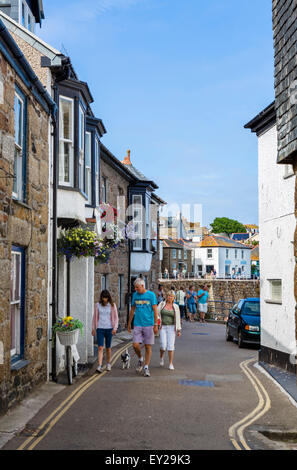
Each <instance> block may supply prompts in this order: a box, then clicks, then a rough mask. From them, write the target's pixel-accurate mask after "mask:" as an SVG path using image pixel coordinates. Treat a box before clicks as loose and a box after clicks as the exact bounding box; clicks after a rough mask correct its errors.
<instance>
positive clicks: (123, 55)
mask: <svg viewBox="0 0 297 470" xmlns="http://www.w3.org/2000/svg"><path fill="white" fill-rule="evenodd" d="M43 3H44V9H45V16H46V18H45V20H44V22H43V25H42V29H41V30H40V31H39V30H37V34H38V35H39V36H41V37H42V38H43V39H44V40H45V41H47V42H49V43H50V44H52V45H53V46H55V47H56V48H58V49H60V50H61V48H62V49H63V52H64V53H66V51H67V53H68V54H69V55H70V57H71V60H72V63H73V65H74V67H75V70H76V72H77V73H78V75H79V78H80V79H81V80H83V81H86V82H88V84H89V86H90V89H91V92H92V95H93V97H94V100H95V102H94V105H93V110H94V112H95V114H96V116H97V117H100V118H101V119H102V120H103V122H104V124H105V127H106V129H107V135H106V136H104V138H103V143H104V144H105V145H106V146H107V147H108V148H109V149H110V150H111V151H112V152H113V153H114V155H115V156H117V157H118V158H120V159H122V158H124V157H125V154H126V151H127V149H130V150H131V159H132V163H133V164H134V165H135V166H136V167H137V168H139V169H140V170H141V171H142V172H143V173H144V174H145V175H146V176H148V177H149V178H152V179H154V181H155V182H156V183H157V184H158V185H159V190H158V194H159V195H160V196H161V197H162V198H163V199H165V200H166V201H167V202H168V203H170V204H173V203H178V204H186V203H189V204H202V207H203V224H204V225H209V224H210V223H211V222H212V221H213V219H214V218H215V217H230V218H234V219H237V220H239V221H241V222H242V223H255V222H257V221H258V202H257V197H258V190H257V138H256V136H255V135H254V134H251V133H250V131H248V130H245V129H244V128H243V126H244V124H246V123H247V122H248V121H249V120H250V119H251V118H252V117H254V116H255V115H256V114H257V113H258V112H259V111H261V110H262V109H263V108H264V107H266V106H267V105H268V104H270V103H271V102H272V101H273V99H274V90H273V39H272V24H271V22H272V20H271V16H272V14H271V0H240V1H238V0H182V1H180V0H84V1H80V0H63V2H61V1H60V0H59V1H58V0H44V2H43Z"/></svg>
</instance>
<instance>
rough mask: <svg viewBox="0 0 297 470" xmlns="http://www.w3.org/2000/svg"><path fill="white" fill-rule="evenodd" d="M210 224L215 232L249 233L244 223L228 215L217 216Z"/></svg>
mask: <svg viewBox="0 0 297 470" xmlns="http://www.w3.org/2000/svg"><path fill="white" fill-rule="evenodd" d="M210 226H211V227H212V232H213V233H227V234H228V235H230V234H231V233H247V231H246V228H245V227H244V225H243V224H241V223H240V222H238V221H237V220H233V219H228V218H227V217H216V218H215V220H214V221H213V223H212V224H210Z"/></svg>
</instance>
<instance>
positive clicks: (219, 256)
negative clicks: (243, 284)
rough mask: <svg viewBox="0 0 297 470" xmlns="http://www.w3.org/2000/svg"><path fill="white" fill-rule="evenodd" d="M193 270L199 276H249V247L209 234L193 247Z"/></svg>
mask: <svg viewBox="0 0 297 470" xmlns="http://www.w3.org/2000/svg"><path fill="white" fill-rule="evenodd" d="M194 270H195V273H196V274H198V276H199V277H201V276H205V275H209V274H211V272H213V273H216V277H219V278H247V279H249V278H250V277H251V248H250V247H248V246H246V245H243V244H241V243H239V242H237V241H235V240H231V239H230V238H227V237H221V236H214V235H210V236H208V237H205V238H204V239H203V240H202V242H201V243H198V244H197V246H196V248H195V257H194Z"/></svg>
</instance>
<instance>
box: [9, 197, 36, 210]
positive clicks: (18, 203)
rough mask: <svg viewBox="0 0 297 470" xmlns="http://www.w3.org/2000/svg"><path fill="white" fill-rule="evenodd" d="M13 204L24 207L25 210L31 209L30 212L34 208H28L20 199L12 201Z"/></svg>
mask: <svg viewBox="0 0 297 470" xmlns="http://www.w3.org/2000/svg"><path fill="white" fill-rule="evenodd" d="M12 200H13V202H14V203H15V204H17V205H19V206H21V207H24V208H25V209H29V210H30V211H31V210H32V207H30V206H28V204H26V203H25V202H22V201H20V200H19V199H14V198H13V199H12Z"/></svg>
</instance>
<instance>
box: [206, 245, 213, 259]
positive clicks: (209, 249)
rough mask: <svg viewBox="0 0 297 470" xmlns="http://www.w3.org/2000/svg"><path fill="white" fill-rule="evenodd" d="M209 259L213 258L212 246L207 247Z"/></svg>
mask: <svg viewBox="0 0 297 470" xmlns="http://www.w3.org/2000/svg"><path fill="white" fill-rule="evenodd" d="M207 259H212V248H207Z"/></svg>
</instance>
